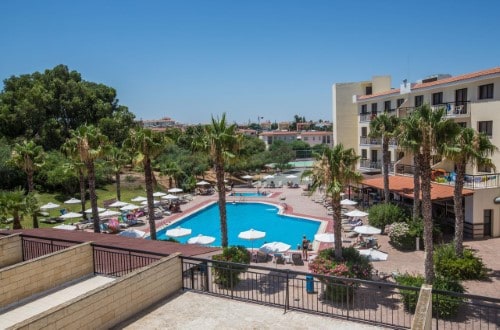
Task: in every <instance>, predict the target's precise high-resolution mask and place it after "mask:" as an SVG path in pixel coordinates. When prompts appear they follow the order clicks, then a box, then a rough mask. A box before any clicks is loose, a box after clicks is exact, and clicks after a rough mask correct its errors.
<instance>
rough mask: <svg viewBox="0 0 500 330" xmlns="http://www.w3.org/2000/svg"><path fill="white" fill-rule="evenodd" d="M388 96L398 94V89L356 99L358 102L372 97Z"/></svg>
mask: <svg viewBox="0 0 500 330" xmlns="http://www.w3.org/2000/svg"><path fill="white" fill-rule="evenodd" d="M390 94H399V88H398V89H390V90H388V91H383V92H378V93H374V94H370V95H361V96H359V97H358V100H366V99H371V98H373V97H377V96H383V95H390Z"/></svg>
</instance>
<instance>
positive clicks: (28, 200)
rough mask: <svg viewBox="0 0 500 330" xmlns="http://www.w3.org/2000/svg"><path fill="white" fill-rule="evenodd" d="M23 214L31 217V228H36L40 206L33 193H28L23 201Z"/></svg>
mask: <svg viewBox="0 0 500 330" xmlns="http://www.w3.org/2000/svg"><path fill="white" fill-rule="evenodd" d="M24 213H25V214H26V215H28V216H31V219H32V220H33V228H38V227H39V226H38V215H39V213H40V204H39V203H38V198H37V196H36V195H35V193H28V195H26V196H25V199H24Z"/></svg>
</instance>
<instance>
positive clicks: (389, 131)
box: [370, 113, 399, 203]
mask: <svg viewBox="0 0 500 330" xmlns="http://www.w3.org/2000/svg"><path fill="white" fill-rule="evenodd" d="M398 125H399V118H398V117H396V116H389V115H388V114H387V113H383V114H381V115H379V116H377V117H375V118H374V119H373V120H372V121H371V122H370V137H373V138H381V139H382V174H383V176H384V199H385V202H386V203H389V195H390V191H389V164H390V162H391V159H390V153H389V142H390V140H391V139H392V138H393V137H394V135H395V133H396V131H397V128H398Z"/></svg>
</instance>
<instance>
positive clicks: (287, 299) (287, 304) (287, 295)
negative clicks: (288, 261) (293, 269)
mask: <svg viewBox="0 0 500 330" xmlns="http://www.w3.org/2000/svg"><path fill="white" fill-rule="evenodd" d="M289 281H290V271H289V270H288V269H287V271H286V287H285V313H286V311H287V309H290V284H289Z"/></svg>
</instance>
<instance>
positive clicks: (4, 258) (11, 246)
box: [0, 234, 23, 268]
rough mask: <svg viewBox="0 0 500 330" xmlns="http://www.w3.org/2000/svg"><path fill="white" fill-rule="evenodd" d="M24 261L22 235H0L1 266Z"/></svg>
mask: <svg viewBox="0 0 500 330" xmlns="http://www.w3.org/2000/svg"><path fill="white" fill-rule="evenodd" d="M22 261H23V250H22V241H21V235H19V234H14V235H9V236H0V268H3V267H6V266H10V265H13V264H16V263H19V262H22Z"/></svg>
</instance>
